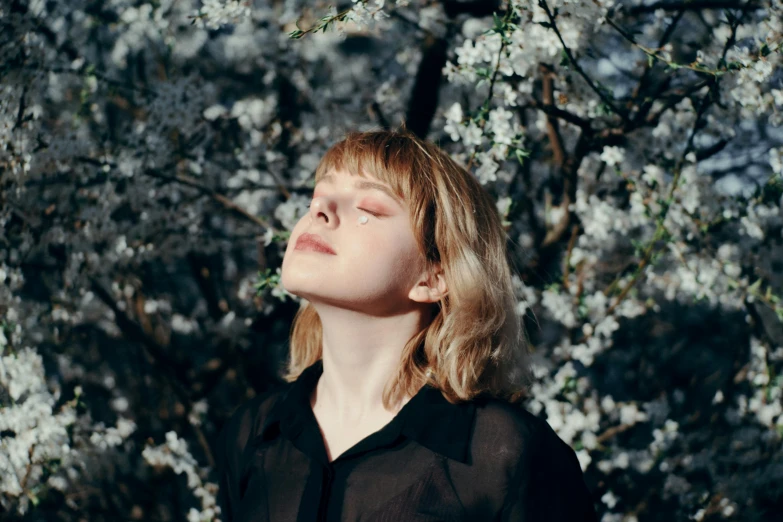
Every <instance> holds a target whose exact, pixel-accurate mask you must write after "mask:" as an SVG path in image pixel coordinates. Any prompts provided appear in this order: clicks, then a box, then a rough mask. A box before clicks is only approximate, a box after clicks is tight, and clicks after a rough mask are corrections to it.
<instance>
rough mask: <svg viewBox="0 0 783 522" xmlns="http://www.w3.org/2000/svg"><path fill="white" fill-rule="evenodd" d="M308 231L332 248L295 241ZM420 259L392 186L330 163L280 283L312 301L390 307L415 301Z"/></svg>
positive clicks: (376, 310)
mask: <svg viewBox="0 0 783 522" xmlns="http://www.w3.org/2000/svg"><path fill="white" fill-rule="evenodd" d="M372 184H376V186H375V187H373V186H372ZM383 188H385V189H387V191H388V193H386V192H384V191H383V190H382V189H383ZM362 217H366V218H367V222H366V223H364V224H362V223H360V221H359V220H360V218H362ZM303 234H315V235H317V236H320V238H321V239H322V240H323V242H325V243H326V244H327V245H328V246H329V247H330V248H331V250H332V251H333V252H334V253H333V254H331V253H326V252H320V251H316V250H313V249H298V248H297V241H298V240H299V239H300V236H302V235H303ZM423 261H424V260H423V257H422V256H421V254H420V253H419V249H418V246H417V244H416V240H415V238H414V237H413V231H412V228H411V223H410V217H409V214H408V207H407V205H406V204H405V202H403V201H401V200H399V199H397V197H396V196H394V194H393V192H392V190H391V187H389V186H388V185H386V184H385V183H381V182H380V181H379V180H378V179H376V178H374V177H371V176H369V175H368V176H367V177H360V176H351V175H350V173H349V172H347V171H338V170H332V171H330V172H329V173H327V175H326V176H324V178H322V179H321V181H319V182H318V183H317V184H316V186H315V190H314V192H313V199H312V201H311V203H310V212H309V213H308V214H306V215H305V216H303V217H302V219H300V220H299V222H298V223H297V224H296V226H295V227H294V230H293V231H292V233H291V239H290V240H289V242H288V247H287V248H286V252H285V256H284V258H283V267H282V274H281V283H282V285H283V287H284V288H285V289H286V290H287V291H288V292H290V293H292V294H295V295H298V296H300V297H302V298H304V299H307V300H308V301H310V302H311V303H315V304H317V303H326V304H330V305H332V306H339V307H341V308H347V309H351V310H357V311H361V312H364V313H368V314H372V315H379V316H385V315H393V314H396V313H400V312H402V311H405V310H407V309H410V307H411V305H413V304H414V303H413V302H411V299H410V293H411V290H412V289H413V288H414V286H415V284H416V281H418V280H419V279H420V278H421V276H422V271H423V268H424V262H423Z"/></svg>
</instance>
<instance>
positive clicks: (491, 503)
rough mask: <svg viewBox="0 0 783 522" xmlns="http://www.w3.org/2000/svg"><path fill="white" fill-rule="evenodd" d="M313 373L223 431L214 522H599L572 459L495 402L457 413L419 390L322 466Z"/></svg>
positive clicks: (519, 412) (479, 402) (523, 415)
mask: <svg viewBox="0 0 783 522" xmlns="http://www.w3.org/2000/svg"><path fill="white" fill-rule="evenodd" d="M322 371H323V366H322V363H321V361H319V362H317V363H316V364H314V365H312V366H310V367H309V368H308V369H307V370H305V371H304V372H303V373H302V375H301V376H300V377H299V379H297V380H296V381H295V382H293V383H289V384H286V385H284V386H281V387H280V388H278V389H277V390H274V391H272V392H269V393H267V394H264V395H261V396H259V397H256V398H254V399H252V400H249V401H247V402H245V403H244V404H242V405H241V406H240V407H239V408H237V410H236V411H235V412H234V413H233V414H232V415H231V417H230V418H229V420H228V422H227V423H226V425H225V426H224V427H223V429H222V430H221V433H220V436H219V444H220V446H219V448H218V458H219V463H218V469H219V472H220V492H219V495H218V500H219V505H220V506H221V509H222V514H221V517H220V518H221V520H222V521H223V522H262V521H269V522H300V521H306V522H316V521H329V522H337V521H344V522H349V521H350V522H354V521H362V522H364V521H377V522H381V521H388V522H401V521H406V522H407V521H421V522H424V521H428V522H435V521H454V522H457V521H473V520H476V521H503V522H506V521H507V522H511V521H514V522H523V521H524V522H543V521H547V522H597V516H596V513H595V511H594V507H593V501H592V499H591V497H590V493H589V491H588V489H587V487H586V485H585V482H584V480H583V477H582V470H581V468H580V467H579V462H578V460H577V458H576V454H575V453H574V451H573V450H572V449H571V448H570V447H569V446H568V445H567V444H566V443H564V442H563V441H562V440H561V439H560V438H559V437H558V436H557V434H556V433H555V432H554V431H553V430H552V429H551V428H550V427H549V425H548V424H547V423H546V422H545V421H543V420H541V419H539V418H537V417H535V416H534V415H532V414H530V413H529V412H527V411H525V410H524V409H522V408H521V407H519V406H513V405H510V404H508V403H506V402H504V401H501V400H498V399H494V398H480V399H475V400H473V401H470V402H465V403H461V404H456V405H454V404H450V403H449V402H448V401H447V400H446V399H445V398H444V397H443V395H442V394H441V393H440V391H438V390H437V389H435V388H432V387H430V386H425V387H423V388H422V389H421V390H420V391H419V392H418V393H417V394H416V395H415V396H414V397H413V398H411V400H410V401H408V403H407V404H405V405H404V406H403V408H402V409H401V410H400V411H399V413H398V414H397V415H396V416H395V417H394V419H393V420H392V421H391V422H389V423H388V424H387V425H386V426H384V427H383V428H381V429H380V430H379V431H376V432H375V433H373V434H371V435H369V436H367V437H366V438H364V439H363V440H361V441H360V442H358V443H356V444H355V445H354V446H353V447H352V448H350V449H349V450H347V451H345V452H344V453H342V454H341V455H339V456H338V458H337V459H335V460H334V461H333V462H331V463H329V462H327V461H328V459H327V455H326V449H325V447H324V443H323V439H322V437H321V432H320V430H319V428H318V423H317V421H316V419H315V415H314V414H313V411H312V409H311V407H310V392H311V391H312V390H313V388H314V387H315V385H316V383H317V381H318V378H319V377H320V375H321V372H322Z"/></svg>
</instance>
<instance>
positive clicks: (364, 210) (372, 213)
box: [307, 203, 380, 217]
mask: <svg viewBox="0 0 783 522" xmlns="http://www.w3.org/2000/svg"><path fill="white" fill-rule="evenodd" d="M307 208H310V203H308V204H307ZM359 210H361V211H362V212H367V213H368V214H370V215H372V216H374V217H378V216H380V214H378V213H377V212H373V211H371V210H367V209H364V208H360V209H359Z"/></svg>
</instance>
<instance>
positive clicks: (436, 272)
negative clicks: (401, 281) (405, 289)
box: [408, 264, 449, 303]
mask: <svg viewBox="0 0 783 522" xmlns="http://www.w3.org/2000/svg"><path fill="white" fill-rule="evenodd" d="M448 293H449V289H448V286H447V285H446V278H445V277H444V275H443V270H442V269H441V267H440V265H439V264H438V265H436V266H435V268H434V269H433V270H432V271H431V272H425V273H423V274H422V276H421V278H420V279H419V280H418V281H416V284H415V285H414V287H413V288H412V289H411V291H410V293H409V294H408V297H409V298H410V299H411V300H413V301H416V302H418V303H437V302H438V301H440V300H441V299H443V297H445V296H446V294H448Z"/></svg>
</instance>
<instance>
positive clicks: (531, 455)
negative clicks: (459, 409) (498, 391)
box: [471, 398, 576, 471]
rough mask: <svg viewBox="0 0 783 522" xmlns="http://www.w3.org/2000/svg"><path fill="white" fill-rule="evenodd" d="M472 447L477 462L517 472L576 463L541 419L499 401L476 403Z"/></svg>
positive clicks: (480, 400)
mask: <svg viewBox="0 0 783 522" xmlns="http://www.w3.org/2000/svg"><path fill="white" fill-rule="evenodd" d="M475 419H476V420H475V426H474V431H473V438H472V441H471V446H472V448H473V449H474V454H475V455H476V456H477V457H478V458H485V459H488V460H489V461H494V463H495V464H496V465H500V466H503V467H508V468H509V471H510V470H511V469H516V468H518V467H519V466H520V465H522V466H533V467H536V466H539V465H547V464H549V463H553V462H554V461H562V460H570V459H571V458H572V457H573V458H574V459H576V454H575V453H574V450H573V449H571V447H570V446H569V445H568V444H566V443H565V442H563V440H562V439H561V438H560V437H559V436H558V435H557V433H555V431H554V430H553V429H552V427H551V426H550V425H549V423H547V422H546V421H545V420H544V419H541V418H539V417H537V416H535V415H533V414H532V413H530V412H529V411H527V410H526V409H525V408H524V407H523V406H521V405H518V404H511V403H508V402H506V401H504V400H501V399H496V398H483V399H478V400H476V417H475Z"/></svg>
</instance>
